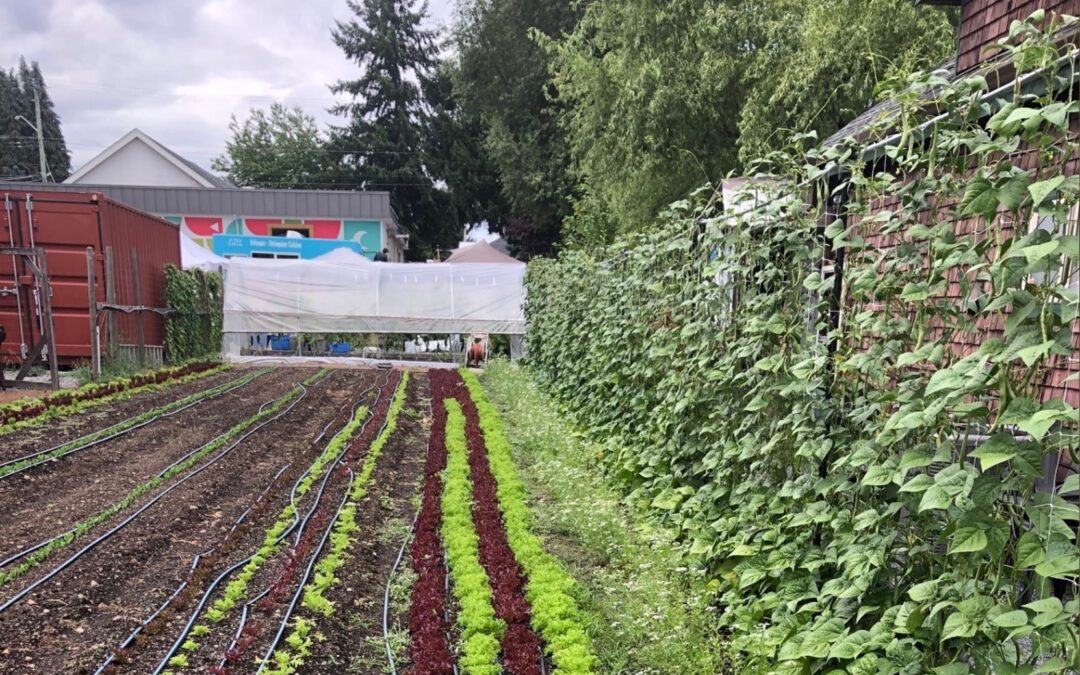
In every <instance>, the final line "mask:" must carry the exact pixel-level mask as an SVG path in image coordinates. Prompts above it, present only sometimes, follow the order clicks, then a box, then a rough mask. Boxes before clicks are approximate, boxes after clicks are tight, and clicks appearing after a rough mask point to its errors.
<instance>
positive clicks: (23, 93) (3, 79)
mask: <svg viewBox="0 0 1080 675" xmlns="http://www.w3.org/2000/svg"><path fill="white" fill-rule="evenodd" d="M35 90H36V91H37V93H38V96H39V99H40V102H41V126H42V129H43V132H44V136H45V161H46V164H47V166H48V170H49V174H50V176H49V180H51V181H55V182H60V181H62V180H64V179H65V178H67V177H68V176H69V175H70V174H71V153H69V152H68V149H67V144H66V143H65V142H64V134H63V131H62V130H61V128H60V116H59V115H58V114H57V113H56V109H55V108H54V107H53V103H52V99H51V98H50V97H49V92H48V88H47V87H46V86H45V78H44V77H43V76H42V74H41V68H40V67H39V66H38V64H37V62H33V63H31V64H29V65H28V64H27V63H26V60H25V59H19V67H18V70H17V71H12V72H9V73H4V72H2V71H0V177H7V178H19V177H27V179H28V180H41V170H40V162H39V160H38V145H37V134H36V133H35V131H34V130H33V129H32V128H30V126H29V125H28V124H27V123H26V122H24V121H22V120H18V119H15V118H16V117H17V116H19V115H21V116H23V117H25V118H26V119H27V120H29V121H30V122H31V123H34V124H36V120H35V116H34V92H35Z"/></svg>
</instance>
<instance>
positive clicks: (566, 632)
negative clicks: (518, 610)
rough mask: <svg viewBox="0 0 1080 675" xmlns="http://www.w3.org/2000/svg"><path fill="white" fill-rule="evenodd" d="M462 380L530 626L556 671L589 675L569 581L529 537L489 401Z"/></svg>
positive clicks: (520, 489)
mask: <svg viewBox="0 0 1080 675" xmlns="http://www.w3.org/2000/svg"><path fill="white" fill-rule="evenodd" d="M462 378H463V379H464V381H465V386H466V388H467V390H468V393H469V396H470V398H471V400H472V402H473V403H474V404H475V407H476V414H477V416H478V417H479V424H480V428H481V430H482V432H483V436H484V443H485V445H486V448H487V453H486V458H487V461H488V464H489V466H490V470H491V473H492V474H493V475H494V477H495V483H496V494H497V497H498V502H499V510H500V511H501V512H502V517H503V524H504V525H505V527H506V535H507V539H508V540H509V543H510V548H511V549H512V550H513V552H514V557H515V558H516V559H517V561H518V563H519V564H520V565H521V567H522V568H523V569H524V571H525V576H526V585H525V596H526V598H527V599H528V600H529V603H530V604H531V606H532V622H533V626H534V627H535V628H536V630H537V631H538V632H539V633H540V635H541V637H543V640H544V644H545V645H546V647H547V652H548V653H549V654H550V655H551V659H552V662H553V663H554V664H555V667H556V669H558V671H559V672H562V673H566V674H567V675H570V674H571V673H574V674H579V673H580V674H582V675H584V674H586V673H593V672H595V670H596V667H597V665H598V661H597V659H596V656H595V655H594V654H593V652H592V648H591V646H590V643H589V637H588V634H587V633H586V632H585V629H584V618H583V616H582V614H581V611H580V609H579V608H578V607H577V603H576V602H575V601H574V598H573V594H572V589H573V586H574V580H573V578H572V577H571V576H570V575H569V574H568V573H567V572H566V570H565V569H564V568H563V567H562V565H561V564H560V563H559V561H558V560H556V558H555V557H554V556H552V555H550V554H549V553H547V551H545V550H544V545H543V542H542V541H541V540H540V538H539V537H537V536H536V535H535V534H534V533H533V532H532V526H531V522H530V514H529V510H528V507H527V506H526V502H525V496H526V492H525V485H524V483H523V482H522V480H521V476H520V475H519V474H518V471H517V467H515V466H514V462H513V459H512V457H511V454H510V443H509V442H508V441H507V439H506V434H505V431H504V430H503V425H502V420H501V419H500V418H499V413H498V411H497V410H496V409H495V407H494V406H493V405H492V404H491V402H490V401H488V399H487V396H486V394H485V393H484V391H483V389H482V387H481V386H480V383H479V381H478V380H477V379H476V376H475V375H474V374H472V373H470V372H467V371H463V372H462Z"/></svg>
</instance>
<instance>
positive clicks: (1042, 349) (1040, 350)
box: [1016, 340, 1055, 368]
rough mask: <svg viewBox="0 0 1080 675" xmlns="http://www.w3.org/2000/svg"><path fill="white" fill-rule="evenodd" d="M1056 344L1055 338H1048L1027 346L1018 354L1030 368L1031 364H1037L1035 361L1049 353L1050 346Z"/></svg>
mask: <svg viewBox="0 0 1080 675" xmlns="http://www.w3.org/2000/svg"><path fill="white" fill-rule="evenodd" d="M1054 344H1055V343H1054V341H1053V340H1047V341H1046V342H1043V343H1040V344H1037V345H1034V346H1032V347H1025V348H1024V349H1021V350H1020V351H1018V352H1016V355H1017V356H1019V357H1020V359H1021V360H1022V361H1023V362H1024V365H1025V366H1027V367H1029V368H1030V367H1031V366H1033V365H1035V363H1036V362H1037V361H1038V360H1039V359H1042V358H1044V357H1045V356H1046V355H1047V354H1049V353H1050V348H1051V347H1053V346H1054Z"/></svg>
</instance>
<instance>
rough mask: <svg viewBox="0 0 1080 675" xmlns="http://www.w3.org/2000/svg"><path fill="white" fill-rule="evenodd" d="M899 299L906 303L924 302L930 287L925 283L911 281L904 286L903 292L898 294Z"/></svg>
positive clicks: (928, 295) (928, 294)
mask: <svg viewBox="0 0 1080 675" xmlns="http://www.w3.org/2000/svg"><path fill="white" fill-rule="evenodd" d="M900 297H901V298H902V299H904V300H907V301H908V302H918V301H920V300H926V299H927V298H929V297H930V287H929V286H927V285H926V284H925V283H916V282H914V281H912V282H909V283H908V284H907V285H906V286H904V290H903V291H902V292H901V293H900Z"/></svg>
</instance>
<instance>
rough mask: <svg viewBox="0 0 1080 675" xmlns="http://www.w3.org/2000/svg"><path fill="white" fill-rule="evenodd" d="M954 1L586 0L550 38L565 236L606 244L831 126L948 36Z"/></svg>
mask: <svg viewBox="0 0 1080 675" xmlns="http://www.w3.org/2000/svg"><path fill="white" fill-rule="evenodd" d="M955 18H956V14H955V11H952V10H950V11H943V10H941V9H939V8H934V7H926V6H915V5H914V4H913V3H911V2H909V0H823V1H822V2H803V1H802V0H722V1H717V0H673V1H672V2H668V3H663V4H662V5H657V4H656V3H652V2H647V1H645V0H630V1H621V0H620V1H616V0H596V1H595V2H592V3H590V4H589V5H588V8H587V9H586V11H585V13H584V15H583V17H582V19H581V21H580V22H579V23H578V24H577V26H576V28H575V30H574V31H573V32H572V33H571V34H569V35H567V36H566V37H565V38H563V39H561V40H550V41H548V42H547V43H546V46H547V47H548V50H549V52H550V53H551V54H552V58H553V63H552V65H553V73H554V82H553V83H554V86H555V88H556V89H557V92H558V94H557V95H558V98H559V100H560V101H561V102H562V104H563V105H562V108H561V110H562V111H563V112H562V120H563V123H564V128H565V130H566V133H567V134H568V135H569V144H570V147H571V149H572V152H573V157H574V160H575V165H576V169H577V172H578V174H579V176H580V178H581V180H582V182H583V186H584V189H583V196H582V197H581V198H580V199H579V200H578V201H577V202H576V203H575V206H574V215H573V218H572V219H571V221H570V224H569V229H570V234H569V237H568V238H569V239H570V240H571V242H576V243H586V244H587V243H590V242H593V243H603V242H604V241H606V240H608V239H610V237H611V235H612V234H613V233H614V232H616V231H628V230H634V229H637V228H642V227H645V226H646V224H647V223H648V222H649V221H650V220H651V219H652V218H653V217H654V216H655V215H656V214H657V213H658V212H659V211H660V209H661V208H662V207H663V205H664V204H667V203H669V202H670V201H672V200H675V199H678V198H679V197H681V196H683V195H685V194H686V193H687V192H689V191H690V190H691V189H693V188H694V187H696V186H698V185H700V184H702V183H705V182H707V181H712V182H715V181H717V180H718V179H720V178H722V177H723V176H724V175H725V174H727V173H728V172H729V171H733V170H738V169H740V167H741V166H742V165H743V164H744V163H745V162H747V161H748V160H750V159H753V158H755V157H760V156H762V155H763V154H765V153H767V152H768V151H769V150H772V149H775V148H776V147H778V146H779V145H780V144H782V141H783V139H785V138H787V136H788V134H789V133H791V132H808V131H814V132H817V133H818V134H819V135H827V134H830V133H832V132H834V131H835V130H837V129H838V128H840V127H841V126H842V125H843V124H844V123H845V122H847V121H848V120H850V119H851V118H853V117H854V116H856V115H857V114H859V113H860V112H861V111H862V110H863V109H865V108H866V107H867V106H868V105H870V104H871V103H872V102H873V94H874V90H875V86H876V85H877V83H878V82H880V81H882V80H883V79H885V78H886V77H887V76H888V75H889V74H890V73H892V72H894V71H898V70H899V71H907V70H910V69H913V68H925V67H933V66H935V65H938V64H940V63H942V62H943V61H944V60H945V59H946V58H947V57H948V55H949V54H951V53H952V51H953V48H954V34H955V31H954V28H953V23H954V21H955Z"/></svg>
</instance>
